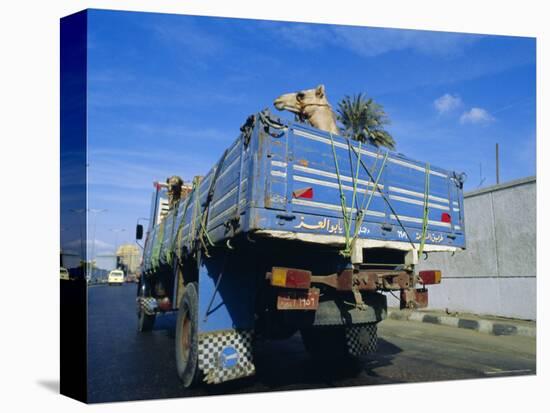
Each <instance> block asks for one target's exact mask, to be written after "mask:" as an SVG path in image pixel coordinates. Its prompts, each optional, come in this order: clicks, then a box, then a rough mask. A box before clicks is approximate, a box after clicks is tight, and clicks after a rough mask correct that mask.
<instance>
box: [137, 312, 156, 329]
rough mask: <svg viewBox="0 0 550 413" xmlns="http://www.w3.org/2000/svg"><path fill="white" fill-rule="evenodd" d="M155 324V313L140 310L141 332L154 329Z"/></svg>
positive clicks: (139, 327) (139, 322) (139, 323)
mask: <svg viewBox="0 0 550 413" xmlns="http://www.w3.org/2000/svg"><path fill="white" fill-rule="evenodd" d="M154 325H155V315H154V314H153V315H149V314H145V313H144V312H143V310H139V313H138V331H139V332H140V333H145V332H147V331H151V330H153V326H154Z"/></svg>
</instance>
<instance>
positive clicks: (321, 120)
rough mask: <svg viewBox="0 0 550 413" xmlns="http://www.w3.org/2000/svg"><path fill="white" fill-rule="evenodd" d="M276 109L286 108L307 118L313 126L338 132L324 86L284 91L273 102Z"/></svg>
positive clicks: (302, 117)
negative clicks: (289, 91)
mask: <svg viewBox="0 0 550 413" xmlns="http://www.w3.org/2000/svg"><path fill="white" fill-rule="evenodd" d="M273 105H274V106H275V107H276V108H277V109H278V110H288V111H290V112H292V113H295V114H297V115H298V116H299V117H300V118H301V119H304V120H307V121H308V122H309V123H310V124H311V125H312V126H313V127H316V128H318V129H321V130H325V131H327V132H332V133H336V134H337V133H338V128H337V127H336V121H335V118H334V113H333V112H332V108H331V106H330V103H329V102H328V100H327V98H326V95H325V86H324V85H319V86H317V87H316V88H315V89H307V90H302V91H299V92H295V93H285V94H284V95H281V96H279V97H278V98H277V99H275V101H274V102H273Z"/></svg>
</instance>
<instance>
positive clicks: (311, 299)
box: [277, 288, 319, 310]
mask: <svg viewBox="0 0 550 413" xmlns="http://www.w3.org/2000/svg"><path fill="white" fill-rule="evenodd" d="M318 307H319V289H318V288H312V289H310V290H308V291H304V292H302V291H284V292H280V293H279V295H278V296H277V310H316V309H317V308H318Z"/></svg>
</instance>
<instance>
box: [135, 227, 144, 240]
mask: <svg viewBox="0 0 550 413" xmlns="http://www.w3.org/2000/svg"><path fill="white" fill-rule="evenodd" d="M142 238H143V225H141V224H138V225H137V226H136V239H142Z"/></svg>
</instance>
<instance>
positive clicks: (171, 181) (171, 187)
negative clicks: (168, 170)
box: [166, 175, 183, 209]
mask: <svg viewBox="0 0 550 413" xmlns="http://www.w3.org/2000/svg"><path fill="white" fill-rule="evenodd" d="M166 186H167V189H168V190H167V192H168V204H169V205H170V209H172V208H174V207H175V206H176V204H177V203H178V201H179V200H180V198H181V193H182V186H183V179H181V178H180V177H179V176H176V175H174V176H171V177H169V178H167V179H166Z"/></svg>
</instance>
